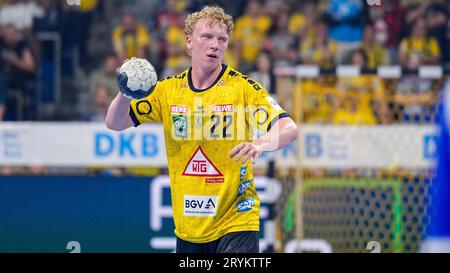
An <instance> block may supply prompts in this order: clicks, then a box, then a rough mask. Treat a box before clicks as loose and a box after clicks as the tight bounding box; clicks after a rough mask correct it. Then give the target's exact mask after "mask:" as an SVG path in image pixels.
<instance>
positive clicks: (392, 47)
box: [381, 0, 405, 64]
mask: <svg viewBox="0 0 450 273" xmlns="http://www.w3.org/2000/svg"><path fill="white" fill-rule="evenodd" d="M381 8H382V9H383V14H384V21H385V22H386V24H387V29H388V38H387V41H386V42H385V43H384V45H385V46H386V47H387V49H388V50H389V59H390V61H391V63H393V64H397V63H398V55H397V48H398V45H399V43H400V39H401V33H402V29H403V27H404V25H403V20H404V16H405V9H404V8H403V6H402V5H401V3H400V0H391V1H386V2H384V3H383V5H381Z"/></svg>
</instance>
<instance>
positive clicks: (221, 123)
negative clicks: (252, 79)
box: [163, 88, 245, 140]
mask: <svg viewBox="0 0 450 273" xmlns="http://www.w3.org/2000/svg"><path fill="white" fill-rule="evenodd" d="M210 91H215V92H208V93H207V94H198V95H197V94H195V93H193V92H191V93H190V94H186V93H185V94H184V95H183V93H180V94H174V95H172V96H169V97H168V98H167V101H166V103H164V105H163V107H164V108H165V109H163V112H164V113H165V117H166V120H165V122H164V123H165V125H166V126H167V127H170V128H171V131H172V136H173V137H174V139H179V140H189V139H233V138H234V135H235V127H236V124H237V122H238V120H241V121H242V120H245V116H244V115H245V109H244V108H245V102H244V98H243V96H241V94H240V92H235V91H233V90H227V89H226V88H223V89H218V90H210ZM240 115H242V117H240Z"/></svg>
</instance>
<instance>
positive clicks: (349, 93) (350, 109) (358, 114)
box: [0, 0, 450, 172]
mask: <svg viewBox="0 0 450 273" xmlns="http://www.w3.org/2000/svg"><path fill="white" fill-rule="evenodd" d="M77 2H78V1H64V0H34V1H33V0H0V122H1V121H2V120H3V121H47V120H51V121H74V120H77V121H80V120H82V121H104V119H105V116H106V112H107V109H108V106H109V103H110V102H111V100H112V99H113V98H114V96H115V95H116V93H117V88H116V84H115V71H116V69H117V67H118V66H120V64H121V63H122V62H123V61H124V60H125V59H127V58H130V57H132V56H137V57H142V58H148V59H149V60H150V61H151V62H152V63H153V64H154V65H155V67H156V69H157V72H158V77H159V78H164V77H166V76H170V75H174V74H178V73H181V72H182V71H184V70H185V69H187V68H188V67H189V65H190V57H189V56H188V54H187V51H186V48H185V37H184V33H183V28H184V19H185V17H186V15H187V14H188V13H190V12H193V11H197V10H199V9H201V8H202V7H203V6H204V5H219V6H221V7H223V8H224V9H225V11H226V12H227V13H229V14H231V15H232V16H233V18H234V19H235V21H234V23H235V28H234V32H233V35H232V37H231V39H230V44H229V49H228V51H227V52H226V54H225V60H224V62H225V63H226V64H228V65H230V66H232V67H235V68H237V69H238V70H240V71H241V72H243V73H245V74H248V75H249V76H250V77H252V78H254V79H256V80H257V81H259V82H260V83H261V84H262V85H263V86H264V87H266V89H267V90H269V92H271V93H272V94H273V95H274V96H276V97H277V99H278V100H279V101H280V103H281V104H282V105H283V106H284V107H285V108H286V109H287V110H288V111H289V112H291V113H292V115H293V116H294V117H295V118H296V119H302V122H306V123H333V124H360V125H373V124H391V123H427V122H432V121H433V119H434V116H435V115H434V112H435V103H436V99H437V96H438V90H439V88H440V85H441V84H442V80H430V79H424V78H420V77H418V76H417V73H414V71H417V69H418V68H419V67H420V66H425V65H439V66H442V67H443V68H444V69H448V68H449V65H450V48H449V47H450V43H449V39H450V13H449V11H450V1H448V0H386V1H384V0H381V1H379V2H380V5H376V2H377V1H365V0H316V1H315V0H302V1H298V0H233V1H226V0H215V1H213V0H129V1H125V0H108V1H106V0H80V1H79V2H80V4H81V5H77ZM368 2H372V3H375V5H369V4H368ZM296 64H314V65H317V66H319V67H320V68H321V69H322V71H324V74H325V76H323V77H322V76H321V77H319V78H317V79H314V80H304V81H298V80H293V79H291V82H289V81H286V80H285V81H283V79H278V78H277V77H276V76H275V75H274V73H273V68H276V67H283V66H293V65H296ZM342 64H351V65H356V66H359V67H360V68H362V70H363V71H366V72H368V73H367V74H364V75H361V76H358V77H339V78H337V77H335V76H334V75H335V74H334V73H333V71H334V68H335V67H336V66H338V65H342ZM383 65H400V66H401V67H402V68H403V69H404V71H411V73H406V74H405V75H403V76H402V77H401V78H400V79H394V80H385V79H381V78H379V77H377V76H376V74H373V73H370V72H374V71H375V70H376V68H377V67H379V66H383ZM327 71H328V72H329V73H328V74H327ZM327 75H328V76H327ZM297 91H299V92H297ZM295 94H299V95H298V96H296V95H295ZM37 171H38V172H39V171H40V170H37Z"/></svg>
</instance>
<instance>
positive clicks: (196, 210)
mask: <svg viewBox="0 0 450 273" xmlns="http://www.w3.org/2000/svg"><path fill="white" fill-rule="evenodd" d="M218 199H219V197H218V196H206V195H185V196H184V216H216V210H217V202H218Z"/></svg>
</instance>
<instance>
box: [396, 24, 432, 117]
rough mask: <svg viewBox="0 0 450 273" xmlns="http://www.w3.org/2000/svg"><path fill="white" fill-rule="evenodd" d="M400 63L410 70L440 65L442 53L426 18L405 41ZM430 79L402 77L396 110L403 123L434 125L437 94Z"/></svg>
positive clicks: (414, 27) (398, 89)
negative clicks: (428, 28)
mask: <svg viewBox="0 0 450 273" xmlns="http://www.w3.org/2000/svg"><path fill="white" fill-rule="evenodd" d="M399 52H400V53H399V56H400V62H401V64H402V65H403V66H406V67H407V68H409V69H417V68H419V67H420V66H421V65H433V64H438V62H439V57H440V50H439V45H438V42H437V40H436V39H435V38H434V37H430V36H429V35H427V26H426V21H425V20H424V18H422V17H419V18H418V19H417V20H416V21H415V22H414V25H413V28H412V33H411V35H410V36H409V37H406V38H404V39H403V40H402V42H401V44H400V49H399ZM432 84H433V83H432V81H431V80H430V79H424V78H420V77H418V76H415V75H407V76H404V77H402V78H401V79H400V80H399V82H398V84H397V88H396V93H395V97H394V102H395V106H396V108H397V111H398V112H399V116H397V118H398V119H399V120H400V121H401V122H414V123H423V122H431V121H432V117H433V116H434V105H435V97H436V94H435V92H434V91H433V86H432Z"/></svg>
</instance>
